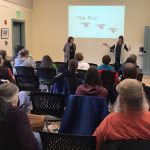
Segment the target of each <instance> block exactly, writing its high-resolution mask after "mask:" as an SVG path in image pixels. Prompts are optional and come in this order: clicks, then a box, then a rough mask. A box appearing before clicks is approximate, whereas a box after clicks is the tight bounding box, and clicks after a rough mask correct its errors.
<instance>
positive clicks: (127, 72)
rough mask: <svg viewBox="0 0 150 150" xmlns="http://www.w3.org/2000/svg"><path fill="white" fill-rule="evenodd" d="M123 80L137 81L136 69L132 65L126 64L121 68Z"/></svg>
mask: <svg viewBox="0 0 150 150" xmlns="http://www.w3.org/2000/svg"><path fill="white" fill-rule="evenodd" d="M123 75H124V76H123V78H124V79H127V78H130V79H137V75H138V71H137V67H136V65H135V64H133V63H126V64H125V65H124V67H123Z"/></svg>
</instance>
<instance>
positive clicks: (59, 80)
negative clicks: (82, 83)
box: [52, 59, 80, 93]
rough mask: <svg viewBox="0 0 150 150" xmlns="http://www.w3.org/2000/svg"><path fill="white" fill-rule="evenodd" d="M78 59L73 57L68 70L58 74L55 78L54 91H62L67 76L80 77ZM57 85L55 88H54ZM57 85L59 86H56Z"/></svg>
mask: <svg viewBox="0 0 150 150" xmlns="http://www.w3.org/2000/svg"><path fill="white" fill-rule="evenodd" d="M77 68H78V61H77V60H75V59H71V60H70V61H69V63H68V70H67V71H65V72H63V73H60V74H58V75H57V76H56V77H54V78H53V88H52V89H53V90H52V91H53V92H56V93H61V92H62V90H63V85H64V84H63V83H64V79H65V78H74V79H75V78H80V76H79V75H78V74H77ZM54 87H55V88H54ZM56 87H57V88H56Z"/></svg>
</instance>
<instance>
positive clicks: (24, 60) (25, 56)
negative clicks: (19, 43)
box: [15, 49, 36, 68]
mask: <svg viewBox="0 0 150 150" xmlns="http://www.w3.org/2000/svg"><path fill="white" fill-rule="evenodd" d="M18 66H24V67H32V68H35V67H36V64H35V62H34V61H33V60H31V58H29V51H28V50H25V49H22V50H21V51H20V52H19V54H18V56H17V58H15V67H18Z"/></svg>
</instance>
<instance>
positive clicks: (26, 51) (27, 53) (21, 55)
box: [19, 49, 29, 58]
mask: <svg viewBox="0 0 150 150" xmlns="http://www.w3.org/2000/svg"><path fill="white" fill-rule="evenodd" d="M19 56H20V57H23V58H28V57H29V51H28V50H26V49H22V50H21V51H20V52H19Z"/></svg>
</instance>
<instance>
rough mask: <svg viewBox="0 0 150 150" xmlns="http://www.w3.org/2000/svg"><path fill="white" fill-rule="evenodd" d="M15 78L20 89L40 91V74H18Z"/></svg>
mask: <svg viewBox="0 0 150 150" xmlns="http://www.w3.org/2000/svg"><path fill="white" fill-rule="evenodd" d="M15 79H16V84H17V86H18V87H19V90H20V91H30V92H35V91H39V77H38V76H26V75H16V76H15Z"/></svg>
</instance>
